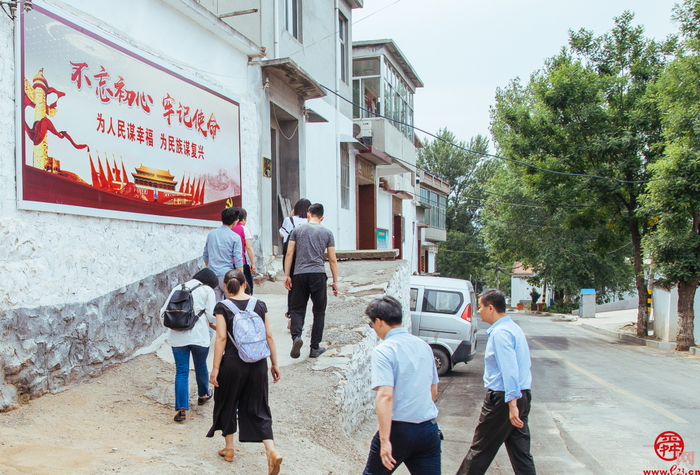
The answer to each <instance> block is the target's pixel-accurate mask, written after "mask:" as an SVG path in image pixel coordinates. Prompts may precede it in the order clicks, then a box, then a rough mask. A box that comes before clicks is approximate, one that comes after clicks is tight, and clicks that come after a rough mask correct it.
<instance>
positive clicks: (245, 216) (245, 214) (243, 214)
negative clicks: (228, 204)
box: [238, 208, 248, 221]
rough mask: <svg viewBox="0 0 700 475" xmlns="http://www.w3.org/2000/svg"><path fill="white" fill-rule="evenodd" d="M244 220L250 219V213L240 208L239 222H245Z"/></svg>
mask: <svg viewBox="0 0 700 475" xmlns="http://www.w3.org/2000/svg"><path fill="white" fill-rule="evenodd" d="M244 219H248V212H247V211H246V210H244V209H243V208H238V221H243V220H244Z"/></svg>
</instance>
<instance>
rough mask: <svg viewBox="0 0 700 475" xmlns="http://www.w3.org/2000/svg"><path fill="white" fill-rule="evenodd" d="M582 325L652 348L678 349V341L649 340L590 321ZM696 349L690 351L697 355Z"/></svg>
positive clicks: (596, 331) (591, 329)
mask: <svg viewBox="0 0 700 475" xmlns="http://www.w3.org/2000/svg"><path fill="white" fill-rule="evenodd" d="M581 327H582V328H585V329H586V330H590V331H592V332H595V333H600V334H601V335H605V336H610V337H613V338H617V339H618V340H624V341H629V342H632V343H636V344H638V345H642V346H648V347H650V348H658V349H660V350H669V351H672V350H675V349H676V343H675V342H672V341H656V340H647V339H646V338H639V337H636V336H633V335H630V334H628V333H624V332H616V331H613V330H606V329H605V328H599V327H596V326H593V325H591V324H589V323H581ZM696 350H698V348H695V347H692V348H691V349H690V352H691V353H693V354H695V355H697V354H698V353H700V351H698V352H696Z"/></svg>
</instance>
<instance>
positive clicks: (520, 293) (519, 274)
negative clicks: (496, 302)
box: [510, 262, 550, 307]
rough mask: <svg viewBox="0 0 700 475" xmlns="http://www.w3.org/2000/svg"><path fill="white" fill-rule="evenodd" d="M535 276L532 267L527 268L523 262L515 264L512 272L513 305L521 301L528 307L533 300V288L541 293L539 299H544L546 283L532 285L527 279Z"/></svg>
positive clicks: (511, 294) (511, 290)
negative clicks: (531, 295)
mask: <svg viewBox="0 0 700 475" xmlns="http://www.w3.org/2000/svg"><path fill="white" fill-rule="evenodd" d="M534 276H535V271H534V269H532V268H531V267H530V268H527V269H526V268H524V267H523V264H522V263H521V262H516V263H515V264H513V270H512V271H511V273H510V301H511V305H512V306H513V307H515V306H516V305H517V304H519V303H521V302H522V303H523V304H525V306H526V307H527V304H528V302H530V301H531V297H530V292H531V291H532V289H535V290H537V292H538V293H539V294H540V298H539V299H538V300H537V301H538V302H541V301H542V297H541V295H542V294H543V291H544V285H539V286H537V285H532V284H531V283H529V282H528V281H527V280H528V279H529V278H531V277H534ZM549 298H550V296H547V302H549Z"/></svg>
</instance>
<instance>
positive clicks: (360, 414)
mask: <svg viewBox="0 0 700 475" xmlns="http://www.w3.org/2000/svg"><path fill="white" fill-rule="evenodd" d="M410 278H411V274H410V271H409V265H408V263H407V262H406V261H403V262H402V263H401V264H400V265H399V266H398V268H397V269H396V271H395V272H394V274H393V275H392V276H391V279H390V280H389V283H388V285H387V288H386V294H387V295H390V296H392V297H394V298H396V299H397V300H398V301H399V302H401V304H402V306H403V314H404V319H403V324H404V326H405V327H406V328H407V329H408V330H409V331H410V330H411V311H410V306H409V304H410ZM357 331H360V332H362V333H364V338H363V339H362V340H361V341H360V342H358V343H356V344H355V345H354V347H353V352H352V356H351V357H350V362H349V363H348V365H347V366H346V369H345V370H342V371H340V372H338V373H337V374H338V375H339V376H341V381H340V385H339V387H338V393H339V398H338V404H339V406H340V414H341V417H342V425H343V429H345V431H347V432H348V433H353V432H355V431H356V430H357V429H359V427H360V426H361V425H362V423H364V422H365V421H368V420H371V419H373V418H374V417H375V409H374V401H375V397H376V393H375V392H374V391H372V364H371V359H372V350H374V347H375V346H376V345H377V343H378V342H379V338H378V337H377V334H376V333H375V332H374V331H373V330H372V329H371V328H369V327H368V326H367V325H364V326H362V327H360V328H358V329H357Z"/></svg>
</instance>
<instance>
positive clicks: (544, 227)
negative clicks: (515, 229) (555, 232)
mask: <svg viewBox="0 0 700 475" xmlns="http://www.w3.org/2000/svg"><path fill="white" fill-rule="evenodd" d="M485 221H496V222H498V223H504V224H512V225H513V226H526V227H528V228H542V229H563V228H562V227H561V226H540V225H537V224H525V223H514V222H513V221H503V220H501V219H496V218H486V219H485Z"/></svg>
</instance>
